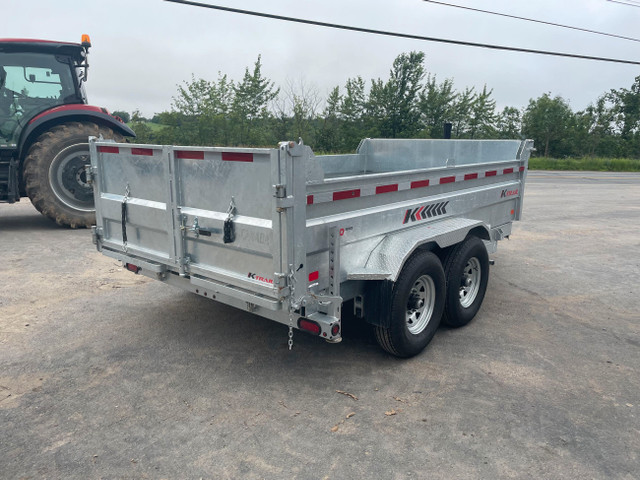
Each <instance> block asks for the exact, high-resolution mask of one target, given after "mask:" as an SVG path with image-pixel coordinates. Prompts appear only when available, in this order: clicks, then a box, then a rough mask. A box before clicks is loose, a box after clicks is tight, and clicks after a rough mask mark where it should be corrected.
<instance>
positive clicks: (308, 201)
mask: <svg viewBox="0 0 640 480" xmlns="http://www.w3.org/2000/svg"><path fill="white" fill-rule="evenodd" d="M307 205H313V195H307Z"/></svg>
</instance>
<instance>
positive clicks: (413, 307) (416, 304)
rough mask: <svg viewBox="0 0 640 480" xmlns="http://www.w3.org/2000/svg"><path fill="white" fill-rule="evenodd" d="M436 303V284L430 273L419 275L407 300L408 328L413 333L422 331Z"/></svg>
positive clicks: (416, 333) (429, 319)
mask: <svg viewBox="0 0 640 480" xmlns="http://www.w3.org/2000/svg"><path fill="white" fill-rule="evenodd" d="M435 304H436V286H435V284H434V283H433V279H432V278H431V277H430V276H429V275H422V276H421V277H419V278H418V279H417V280H416V281H415V283H414V284H413V287H411V291H410V292H409V299H408V300H407V314H406V321H407V328H408V329H409V332H410V333H412V334H413V335H418V334H419V333H422V332H423V331H424V329H425V328H427V325H429V322H430V321H431V317H432V316H433V308H434V307H435Z"/></svg>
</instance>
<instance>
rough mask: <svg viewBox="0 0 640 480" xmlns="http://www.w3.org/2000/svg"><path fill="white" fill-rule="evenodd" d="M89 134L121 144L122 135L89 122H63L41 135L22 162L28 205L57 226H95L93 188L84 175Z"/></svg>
mask: <svg viewBox="0 0 640 480" xmlns="http://www.w3.org/2000/svg"><path fill="white" fill-rule="evenodd" d="M91 135H93V136H96V137H97V136H100V135H102V136H103V137H104V138H105V139H113V140H115V141H116V142H122V141H124V138H123V137H122V135H120V134H118V133H114V131H113V130H111V129H110V128H106V127H102V126H99V125H97V124H95V123H92V122H69V123H63V124H60V125H57V126H55V127H53V128H52V129H51V130H48V131H47V132H45V133H43V134H42V135H40V136H39V137H38V138H37V139H36V141H35V142H34V143H33V144H32V145H31V147H30V148H29V151H28V153H27V156H26V158H25V160H24V183H25V189H26V191H27V195H28V196H29V199H30V200H31V203H33V205H34V206H35V207H36V209H37V210H38V211H39V212H40V213H42V214H43V215H45V216H46V217H49V218H50V219H52V220H54V221H55V222H56V223H57V224H58V225H62V226H66V227H71V228H78V227H80V228H84V227H90V226H91V225H93V224H94V223H95V208H94V203H93V189H92V188H91V185H89V184H88V182H87V181H86V173H85V172H84V166H85V165H88V164H89V163H90V160H89V144H88V143H87V141H88V138H89V136H91Z"/></svg>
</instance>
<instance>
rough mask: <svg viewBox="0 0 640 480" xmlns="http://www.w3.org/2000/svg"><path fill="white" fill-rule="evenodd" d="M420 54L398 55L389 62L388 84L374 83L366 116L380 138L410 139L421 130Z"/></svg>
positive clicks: (422, 61) (422, 70) (421, 63)
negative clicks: (391, 62)
mask: <svg viewBox="0 0 640 480" xmlns="http://www.w3.org/2000/svg"><path fill="white" fill-rule="evenodd" d="M424 76H425V71H424V53H422V52H410V53H402V54H400V55H398V56H397V57H396V59H395V60H394V61H393V66H392V67H391V71H390V72H389V80H387V81H386V82H383V81H382V80H380V79H378V80H374V81H372V84H371V90H370V93H369V102H368V105H369V112H370V115H371V118H372V120H373V121H374V125H375V129H376V130H377V133H379V134H380V135H381V136H382V137H390V138H410V137H412V136H415V135H416V134H417V133H418V132H419V131H420V130H421V129H422V123H421V122H420V109H419V100H420V92H421V91H422V88H423V86H422V80H423V79H424Z"/></svg>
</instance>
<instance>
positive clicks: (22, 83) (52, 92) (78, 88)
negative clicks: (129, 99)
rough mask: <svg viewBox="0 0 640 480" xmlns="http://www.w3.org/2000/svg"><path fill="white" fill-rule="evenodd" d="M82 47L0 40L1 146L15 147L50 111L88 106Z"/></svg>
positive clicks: (85, 44) (86, 42)
mask: <svg viewBox="0 0 640 480" xmlns="http://www.w3.org/2000/svg"><path fill="white" fill-rule="evenodd" d="M89 46H90V42H89V38H88V36H84V38H83V43H81V44H74V43H61V42H50V41H45V40H23V39H17V40H0V145H1V144H5V145H7V146H13V145H16V144H17V143H18V140H19V137H20V133H21V132H22V130H23V129H24V128H25V126H26V125H27V123H28V122H29V121H30V120H31V119H32V118H34V117H35V116H37V115H38V114H39V113H41V112H44V111H46V110H48V109H50V108H52V107H56V106H60V105H67V104H79V103H81V104H85V103H87V99H86V95H85V92H84V87H83V80H84V79H85V78H86V76H87V67H88V64H87V53H88V49H89Z"/></svg>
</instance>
